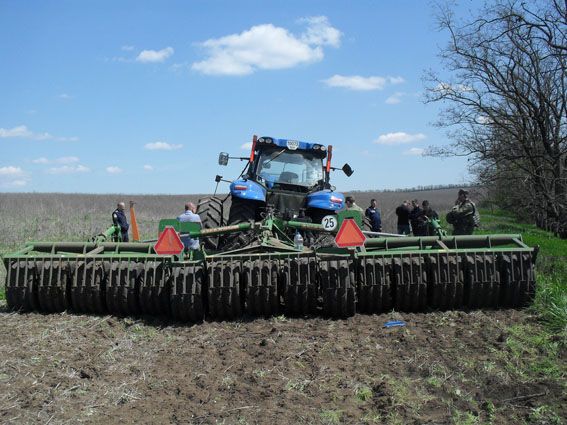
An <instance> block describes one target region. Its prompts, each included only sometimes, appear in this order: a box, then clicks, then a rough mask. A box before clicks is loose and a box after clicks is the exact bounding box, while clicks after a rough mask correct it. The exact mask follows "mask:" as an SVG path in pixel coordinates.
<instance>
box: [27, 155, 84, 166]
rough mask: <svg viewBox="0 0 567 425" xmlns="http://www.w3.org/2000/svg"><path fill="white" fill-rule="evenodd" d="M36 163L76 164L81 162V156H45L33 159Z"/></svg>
mask: <svg viewBox="0 0 567 425" xmlns="http://www.w3.org/2000/svg"><path fill="white" fill-rule="evenodd" d="M32 162H33V163H34V164H74V163H76V162H79V158H78V157H76V156H62V157H61V158H57V159H53V160H51V159H47V158H45V157H41V158H37V159H32Z"/></svg>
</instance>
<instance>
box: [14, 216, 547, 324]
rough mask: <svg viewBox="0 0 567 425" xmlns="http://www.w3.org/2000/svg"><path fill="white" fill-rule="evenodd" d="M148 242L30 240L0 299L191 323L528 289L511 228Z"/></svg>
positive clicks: (384, 308) (409, 307)
mask: <svg viewBox="0 0 567 425" xmlns="http://www.w3.org/2000/svg"><path fill="white" fill-rule="evenodd" d="M243 226H244V225H243ZM246 226H250V225H246ZM310 226H311V225H310ZM225 229H226V228H225ZM230 229H231V230H233V229H234V228H230ZM249 229H250V227H246V228H245V229H244V230H249ZM212 231H213V232H214V231H215V230H214V229H213V230H212ZM207 232H211V229H207ZM153 249H154V248H153V244H150V243H107V242H104V243H87V244H80V243H59V244H49V243H31V244H30V245H28V246H26V248H25V249H23V250H22V251H20V252H17V253H15V254H13V255H8V256H6V257H4V265H5V267H6V270H7V275H6V285H5V287H6V298H7V303H8V307H9V308H10V309H12V310H15V311H22V312H30V311H40V312H45V313H59V312H63V311H67V310H68V311H73V312H77V313H84V314H107V313H110V314H114V315H118V316H126V315H157V316H169V317H171V318H173V319H175V320H178V321H183V322H200V321H202V320H204V319H210V320H234V319H238V318H240V317H242V316H249V317H270V316H275V315H279V314H282V313H283V314H285V315H286V316H290V317H292V316H308V315H322V316H325V317H330V318H347V317H350V316H352V315H354V314H356V313H363V314H381V313H384V312H388V311H390V310H392V309H393V310H397V311H405V312H421V311H429V310H450V309H494V308H521V307H524V306H526V305H527V304H529V303H530V302H531V301H532V300H533V298H534V295H535V276H534V260H535V256H536V253H537V251H536V250H534V249H533V248H529V247H527V246H526V245H524V244H523V243H522V242H521V237H520V236H519V235H494V236H488V237H470V236H463V237H445V238H443V237H441V238H438V237H422V238H376V239H368V240H367V242H366V244H365V249H360V250H346V249H337V248H332V247H326V248H318V249H313V250H311V249H304V250H302V251H301V252H300V251H296V250H294V249H293V247H292V248H290V249H288V248H286V245H285V244H283V243H281V242H278V243H276V242H274V241H273V240H267V241H265V242H264V244H263V245H252V246H251V247H250V248H249V249H248V248H247V249H241V250H237V251H232V252H227V253H223V252H220V253H212V254H207V253H206V252H204V251H203V252H201V251H198V252H196V253H192V254H190V255H188V256H185V255H184V254H183V253H181V254H180V255H157V254H156V253H155V252H154V250H153Z"/></svg>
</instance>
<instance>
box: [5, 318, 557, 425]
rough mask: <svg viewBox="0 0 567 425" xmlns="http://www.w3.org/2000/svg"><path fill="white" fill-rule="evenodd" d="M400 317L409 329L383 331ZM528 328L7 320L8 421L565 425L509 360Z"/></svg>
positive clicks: (448, 321) (418, 321)
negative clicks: (542, 409) (515, 336)
mask: <svg viewBox="0 0 567 425" xmlns="http://www.w3.org/2000/svg"><path fill="white" fill-rule="evenodd" d="M390 318H395V319H403V320H405V321H406V322H407V326H406V327H400V328H391V329H386V328H384V327H383V324H384V322H385V321H387V320H388V319H390ZM526 321H527V322H529V321H530V318H529V317H528V316H527V315H526V314H525V313H523V312H518V311H498V312H488V313H486V312H482V311H478V312H471V313H464V312H448V313H430V314H407V315H403V316H402V315H399V314H390V315H383V316H356V317H354V318H352V319H349V320H344V321H328V320H323V319H318V318H307V319H293V320H287V319H285V318H283V317H279V318H272V319H269V320H263V319H258V320H253V321H243V322H235V323H204V324H201V325H195V326H192V327H187V326H176V324H175V323H171V322H162V321H160V319H152V318H149V319H143V318H138V319H131V318H124V319H121V318H115V317H94V316H80V315H67V314H62V315H41V314H15V313H8V312H6V311H5V309H4V310H3V311H2V312H1V313H0V322H1V324H2V328H3V330H4V335H5V336H4V338H3V342H2V344H1V345H0V359H1V361H0V422H2V423H43V424H46V423H50V424H59V423H69V424H71V423H122V424H124V423H127V424H129V423H180V424H181V423H194V424H200V423H204V424H209V423H210V424H216V423H226V424H236V423H240V424H255V423H258V424H266V423H270V424H288V423H326V424H335V423H336V424H338V423H391V424H434V423H435V424H451V423H457V424H475V423H494V424H518V423H523V422H524V421H529V423H541V424H543V423H560V422H545V421H537V420H533V417H534V416H533V412H534V408H537V407H538V406H540V405H542V403H543V402H545V403H546V405H549V403H550V402H552V404H554V405H556V406H562V407H559V409H561V410H557V407H556V410H555V412H557V413H558V414H559V416H558V418H559V417H563V418H565V415H566V414H567V410H566V409H567V399H566V396H565V393H564V392H563V391H562V389H561V388H560V387H559V386H558V384H557V383H556V382H554V381H553V380H549V379H546V378H541V379H539V380H535V381H534V380H528V381H526V377H525V376H522V375H521V374H519V373H517V372H515V371H514V368H513V367H511V364H510V362H509V360H508V356H507V354H508V353H509V352H510V350H511V349H512V348H511V347H510V344H509V343H508V342H507V341H509V340H510V338H509V337H510V335H508V334H507V333H506V332H505V331H503V329H505V328H506V327H507V326H508V325H512V324H514V323H520V322H526ZM8 335H9V337H8ZM518 361H520V362H522V361H528V359H527V358H526V359H518ZM535 411H537V409H536V410H535Z"/></svg>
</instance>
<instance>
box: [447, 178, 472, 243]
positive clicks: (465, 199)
mask: <svg viewBox="0 0 567 425" xmlns="http://www.w3.org/2000/svg"><path fill="white" fill-rule="evenodd" d="M475 213H476V207H475V205H474V204H473V203H472V201H471V200H470V199H469V192H468V191H467V190H464V189H461V190H459V197H458V198H457V201H456V202H455V206H454V207H453V208H452V209H451V211H449V213H448V214H447V223H449V224H452V225H453V235H472V234H473V231H474V227H475V217H474V215H475Z"/></svg>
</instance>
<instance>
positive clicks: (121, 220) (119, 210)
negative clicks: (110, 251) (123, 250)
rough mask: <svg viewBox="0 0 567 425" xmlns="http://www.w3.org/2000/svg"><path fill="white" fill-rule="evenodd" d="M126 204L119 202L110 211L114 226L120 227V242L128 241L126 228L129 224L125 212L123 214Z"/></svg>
mask: <svg viewBox="0 0 567 425" xmlns="http://www.w3.org/2000/svg"><path fill="white" fill-rule="evenodd" d="M125 208H126V205H125V204H124V202H119V203H118V204H117V205H116V209H115V210H114V211H113V212H112V222H113V223H114V225H115V226H118V227H120V233H121V235H122V242H128V241H129V239H128V229H129V228H130V225H129V224H128V220H127V219H126V214H124V209H125Z"/></svg>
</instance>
